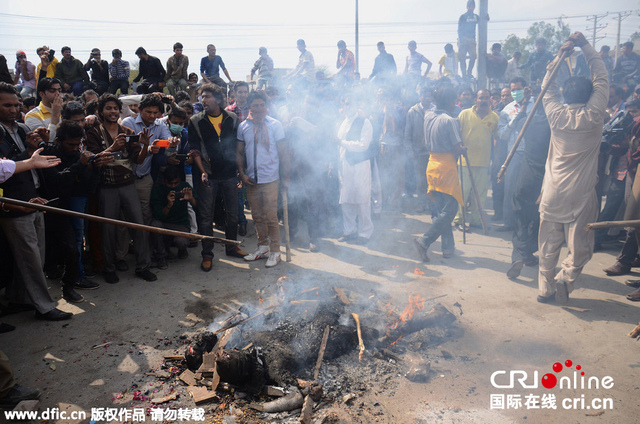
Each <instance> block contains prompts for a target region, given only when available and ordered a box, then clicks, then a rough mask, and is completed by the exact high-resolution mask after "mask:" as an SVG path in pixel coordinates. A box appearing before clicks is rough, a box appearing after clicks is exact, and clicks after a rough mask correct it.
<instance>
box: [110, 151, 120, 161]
mask: <svg viewBox="0 0 640 424" xmlns="http://www.w3.org/2000/svg"><path fill="white" fill-rule="evenodd" d="M111 156H113V160H120V159H122V152H113V153H111Z"/></svg>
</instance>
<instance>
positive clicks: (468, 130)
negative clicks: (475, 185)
mask: <svg viewBox="0 0 640 424" xmlns="http://www.w3.org/2000/svg"><path fill="white" fill-rule="evenodd" d="M498 119H499V118H498V114H497V113H495V112H493V111H491V112H489V114H488V115H487V116H485V117H484V119H480V117H479V116H478V114H477V113H476V106H473V107H472V108H470V109H465V110H463V111H462V112H460V115H459V116H458V121H460V136H461V137H462V143H464V145H465V146H466V147H467V149H468V150H467V156H468V157H469V161H470V162H471V166H489V164H490V162H491V145H492V136H493V137H495V136H497V133H498ZM462 165H463V166H466V165H467V163H466V161H465V160H464V158H462Z"/></svg>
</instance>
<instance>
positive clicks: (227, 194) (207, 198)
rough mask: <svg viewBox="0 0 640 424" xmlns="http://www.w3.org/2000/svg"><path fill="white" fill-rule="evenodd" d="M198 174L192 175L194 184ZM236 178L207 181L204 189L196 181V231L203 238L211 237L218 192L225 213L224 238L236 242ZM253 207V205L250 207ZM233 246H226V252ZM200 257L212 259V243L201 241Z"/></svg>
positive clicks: (202, 185) (200, 183)
mask: <svg viewBox="0 0 640 424" xmlns="http://www.w3.org/2000/svg"><path fill="white" fill-rule="evenodd" d="M196 175H199V173H198V174H194V183H196V181H195V179H196V178H198V177H196ZM198 179H199V178H198ZM237 184H238V178H237V177H236V176H233V177H232V178H228V179H226V180H213V179H210V180H209V187H205V186H204V184H202V182H200V181H198V183H197V184H195V185H196V191H197V194H198V210H197V214H196V215H197V217H198V231H199V232H200V234H202V235H203V236H213V211H214V210H215V199H216V196H217V195H218V191H220V192H221V193H222V201H223V202H224V205H225V211H226V226H225V227H226V229H225V237H226V238H227V239H229V240H236V239H237V236H238V186H237ZM252 207H253V205H252ZM233 247H234V246H227V250H231V249H233ZM202 257H203V258H213V241H211V240H202Z"/></svg>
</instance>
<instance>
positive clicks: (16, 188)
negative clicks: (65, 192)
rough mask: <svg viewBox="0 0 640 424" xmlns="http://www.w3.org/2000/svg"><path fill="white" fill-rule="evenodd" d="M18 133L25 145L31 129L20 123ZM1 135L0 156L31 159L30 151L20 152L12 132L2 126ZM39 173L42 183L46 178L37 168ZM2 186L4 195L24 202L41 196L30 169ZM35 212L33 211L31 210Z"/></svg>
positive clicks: (3, 214) (9, 214) (0, 128)
mask: <svg viewBox="0 0 640 424" xmlns="http://www.w3.org/2000/svg"><path fill="white" fill-rule="evenodd" d="M18 127H19V129H18V135H19V136H20V138H21V139H22V142H23V143H24V145H25V146H26V145H27V132H29V129H28V128H27V127H26V126H25V125H24V124H18ZM0 136H1V137H2V141H0V157H2V158H7V159H11V160H13V161H16V162H17V161H21V160H26V159H29V156H30V155H29V152H28V151H26V150H25V151H24V152H20V150H19V149H18V147H17V146H16V145H15V142H14V141H13V138H12V137H11V134H9V133H8V132H7V131H5V129H4V127H0ZM35 171H36V172H37V173H38V176H39V179H40V182H41V183H42V182H43V181H44V179H43V178H42V174H41V173H40V171H39V170H35ZM0 188H1V189H2V195H3V196H4V197H9V198H11V199H17V200H22V201H24V202H28V201H29V200H31V199H33V198H34V197H39V196H40V195H39V193H38V190H36V186H35V183H34V182H33V174H32V173H31V172H30V171H27V172H21V173H19V174H14V175H13V176H12V177H11V178H9V179H8V180H7V181H5V182H4V183H2V184H0ZM29 213H33V212H29ZM29 213H25V212H16V211H11V212H4V211H2V212H0V214H2V215H0V216H2V217H12V218H15V217H19V216H24V215H28V214H29Z"/></svg>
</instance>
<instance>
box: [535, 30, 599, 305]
mask: <svg viewBox="0 0 640 424" xmlns="http://www.w3.org/2000/svg"><path fill="white" fill-rule="evenodd" d="M574 47H579V48H580V49H581V50H582V53H583V54H584V56H585V59H587V63H588V64H589V68H590V70H591V79H587V78H585V77H572V78H569V79H568V80H567V81H566V82H565V83H564V90H563V92H562V96H564V101H563V98H562V96H561V94H560V90H559V87H558V82H557V80H555V79H551V78H550V76H551V70H552V69H553V68H554V66H555V65H556V63H557V62H558V60H559V58H560V54H559V55H558V57H556V59H555V60H554V61H553V62H551V63H550V64H549V66H548V67H547V74H546V76H545V78H544V82H543V86H544V85H547V86H548V87H549V88H548V90H547V93H546V94H545V96H544V98H543V103H544V110H545V112H546V114H547V118H548V120H549V125H550V127H551V143H550V147H549V156H548V157H547V164H546V168H545V175H544V182H543V184H542V194H541V196H540V232H539V239H538V247H539V251H540V268H539V276H538V287H539V289H540V295H539V296H538V301H539V302H543V303H546V302H551V301H553V300H555V301H556V302H558V303H560V304H564V303H567V301H568V300H569V293H571V292H572V291H573V286H574V283H575V281H576V279H577V278H578V276H580V274H581V273H582V269H583V268H584V266H585V265H586V264H587V262H589V260H590V259H591V256H592V255H593V247H594V234H593V231H584V228H585V226H586V225H587V223H589V222H595V220H596V219H597V218H598V206H599V205H598V199H597V196H596V183H597V180H598V176H597V166H598V156H599V154H600V144H601V142H602V129H603V126H604V120H605V115H606V108H607V100H608V98H609V76H608V74H607V69H606V67H605V64H604V61H603V60H602V57H601V56H600V55H599V54H598V53H597V52H596V50H595V49H594V48H593V46H591V44H589V42H588V41H587V40H586V39H585V37H584V35H583V34H582V33H580V32H575V33H573V34H572V35H571V36H570V37H569V39H568V40H567V41H566V42H565V43H564V44H563V45H562V47H561V52H567V53H572V52H573V48H574ZM565 242H566V244H567V248H568V249H569V255H568V256H567V258H566V259H565V260H564V261H562V265H561V269H560V272H558V273H556V265H557V264H558V259H559V257H560V249H561V248H562V245H563V244H564V243H565Z"/></svg>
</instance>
